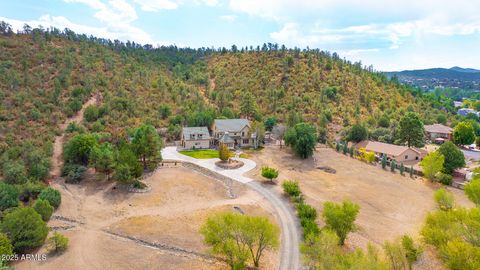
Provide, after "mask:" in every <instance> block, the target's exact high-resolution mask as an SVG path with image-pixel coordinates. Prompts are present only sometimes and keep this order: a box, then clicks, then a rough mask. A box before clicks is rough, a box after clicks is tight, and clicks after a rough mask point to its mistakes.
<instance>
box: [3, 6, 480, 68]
mask: <svg viewBox="0 0 480 270" xmlns="http://www.w3.org/2000/svg"><path fill="white" fill-rule="evenodd" d="M479 11H480V0H455V1H453V0H295V1H287V0H264V1H262V0H18V1H11V0H0V21H2V20H3V21H6V22H8V23H10V24H11V25H12V26H13V27H14V29H22V28H23V25H24V24H25V23H27V24H29V25H30V26H32V27H37V26H38V25H42V26H43V27H44V28H46V27H49V26H54V27H57V28H60V29H64V28H69V29H71V30H73V31H75V32H77V33H85V34H89V35H90V34H91V35H94V36H97V37H104V38H110V39H119V40H123V41H127V40H131V41H135V42H139V43H142V44H146V43H148V44H152V45H154V46H157V45H170V44H176V45H177V46H181V47H195V48H197V47H212V46H213V47H215V48H218V47H227V48H230V47H231V45H233V44H235V45H237V46H238V47H242V46H243V47H244V46H250V45H253V46H256V45H262V44H263V43H268V42H271V43H278V44H285V45H286V46H287V47H295V46H297V47H300V48H307V47H309V48H311V49H313V48H319V49H321V50H327V51H331V52H337V53H338V54H339V55H340V56H341V57H345V58H346V59H348V60H351V61H361V62H362V64H363V65H373V67H374V69H376V70H381V71H395V70H405V69H422V68H432V67H445V68H449V67H453V66H461V67H469V68H477V69H480V53H479V50H480V12H479Z"/></svg>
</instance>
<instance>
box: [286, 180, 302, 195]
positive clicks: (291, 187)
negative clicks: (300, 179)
mask: <svg viewBox="0 0 480 270" xmlns="http://www.w3.org/2000/svg"><path fill="white" fill-rule="evenodd" d="M282 187H283V191H284V192H285V193H287V194H288V195H290V197H298V196H300V188H299V187H298V183H297V182H296V181H288V180H287V181H284V182H283V183H282Z"/></svg>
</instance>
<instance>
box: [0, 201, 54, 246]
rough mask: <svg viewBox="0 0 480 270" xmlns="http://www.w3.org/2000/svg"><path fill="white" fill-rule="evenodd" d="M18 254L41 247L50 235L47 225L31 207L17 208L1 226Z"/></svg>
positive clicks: (6, 217)
mask: <svg viewBox="0 0 480 270" xmlns="http://www.w3.org/2000/svg"><path fill="white" fill-rule="evenodd" d="M0 228H1V230H2V232H3V233H5V234H6V235H7V236H8V238H9V239H10V241H12V244H13V248H14V250H15V251H16V252H24V251H27V250H29V249H32V248H36V247H39V246H41V245H42V244H43V242H44V241H45V238H46V237H47V234H48V227H47V224H46V223H45V222H44V221H43V220H42V217H41V216H40V215H39V214H38V213H37V212H36V211H35V210H33V208H31V207H22V208H16V209H14V210H13V211H12V212H10V213H7V214H6V215H5V217H4V219H3V222H2V223H1V224H0Z"/></svg>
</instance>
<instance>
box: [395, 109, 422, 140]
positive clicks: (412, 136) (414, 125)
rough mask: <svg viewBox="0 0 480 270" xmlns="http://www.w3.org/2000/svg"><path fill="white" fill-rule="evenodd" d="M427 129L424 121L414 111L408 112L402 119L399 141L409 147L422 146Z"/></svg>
mask: <svg viewBox="0 0 480 270" xmlns="http://www.w3.org/2000/svg"><path fill="white" fill-rule="evenodd" d="M424 133H425V130H424V127H423V123H422V121H420V118H419V117H418V115H417V114H416V113H414V112H407V113H406V114H405V116H404V117H403V118H402V119H401V120H400V132H399V141H400V142H401V143H407V146H408V147H411V146H415V147H422V146H423V144H424V143H423V136H424Z"/></svg>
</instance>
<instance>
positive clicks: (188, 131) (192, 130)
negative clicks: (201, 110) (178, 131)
mask: <svg viewBox="0 0 480 270" xmlns="http://www.w3.org/2000/svg"><path fill="white" fill-rule="evenodd" d="M182 133H183V137H184V138H185V140H187V141H188V140H210V133H209V132H208V128H207V127H183V129H182ZM191 135H193V136H194V137H195V138H192V137H191ZM198 135H201V136H198Z"/></svg>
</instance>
